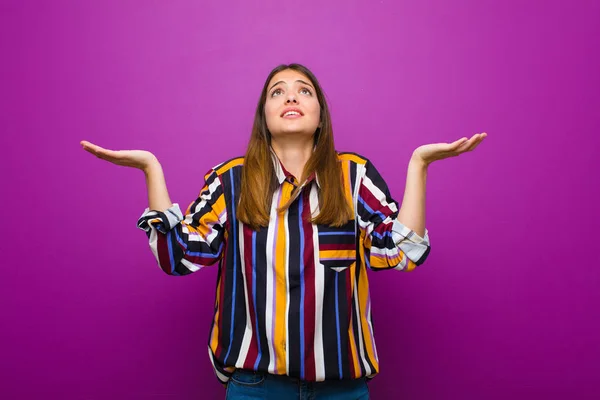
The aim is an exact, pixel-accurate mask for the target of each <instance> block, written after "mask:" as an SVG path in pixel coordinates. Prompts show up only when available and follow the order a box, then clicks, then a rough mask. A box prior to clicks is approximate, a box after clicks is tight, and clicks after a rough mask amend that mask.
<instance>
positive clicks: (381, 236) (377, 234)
mask: <svg viewBox="0 0 600 400" xmlns="http://www.w3.org/2000/svg"><path fill="white" fill-rule="evenodd" d="M371 235H373V236H375V237H376V238H377V239H383V238H385V237H386V236H389V237H392V232H390V231H385V232H384V233H383V235H382V234H380V233H378V232H375V231H373V232H371Z"/></svg>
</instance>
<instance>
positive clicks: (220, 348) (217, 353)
mask: <svg viewBox="0 0 600 400" xmlns="http://www.w3.org/2000/svg"><path fill="white" fill-rule="evenodd" d="M223 251H224V252H225V253H224V254H227V242H225V248H224V249H223ZM219 271H220V275H221V277H220V279H221V282H219V285H220V287H221V293H220V294H219V304H218V307H217V311H216V313H215V315H214V316H213V324H214V317H215V316H217V315H218V316H219V338H218V339H217V350H216V351H215V357H216V358H218V359H221V358H222V357H225V354H222V353H223V351H224V348H223V341H222V340H221V338H222V337H223V319H224V317H225V315H224V314H223V302H224V301H225V283H226V282H227V281H226V279H225V277H226V276H227V273H226V271H227V259H226V257H224V258H223V268H219ZM233 301H235V299H232V302H233ZM231 309H233V308H231ZM229 345H230V346H231V344H229Z"/></svg>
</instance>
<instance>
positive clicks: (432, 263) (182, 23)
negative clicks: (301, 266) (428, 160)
mask: <svg viewBox="0 0 600 400" xmlns="http://www.w3.org/2000/svg"><path fill="white" fill-rule="evenodd" d="M413 3H416V2H394V1H390V0H385V1H368V2H367V1H361V2H358V1H352V2H349V1H340V0H336V1H322V0H320V1H315V2H307V1H304V2H280V1H261V2H260V4H262V6H260V8H259V6H257V4H258V2H245V1H239V2H236V3H235V4H234V3H229V2H216V1H211V2H208V1H191V0H188V1H175V2H174V1H170V2H167V1H163V2H158V1H153V2H150V1H114V0H110V1H109V0H103V1H94V2H92V1H85V2H79V1H74V0H73V1H52V2H49V1H37V2H34V1H22V0H14V1H3V2H2V5H1V6H0V43H1V56H2V61H1V62H0V72H1V74H0V76H1V79H2V81H1V85H0V101H1V103H0V118H1V119H0V126H1V131H2V150H3V151H2V159H1V163H2V164H1V167H2V180H3V190H2V192H3V193H4V194H3V195H2V209H3V211H4V213H3V218H2V220H3V224H4V225H3V234H2V237H3V240H2V241H1V243H2V255H3V257H2V273H1V277H0V301H1V303H0V304H2V315H1V318H0V321H2V322H1V323H2V326H1V329H0V397H1V398H2V399H34V398H35V399H39V398H61V399H90V400H92V399H109V398H110V399H153V400H157V399H192V398H198V399H199V398H203V399H209V398H215V399H219V398H223V397H224V394H225V391H224V389H223V388H222V387H221V386H220V385H219V384H218V382H217V380H216V378H215V377H214V374H213V372H212V368H211V365H210V362H209V359H208V355H207V348H206V344H207V341H208V333H209V327H210V322H211V313H212V308H213V296H214V290H215V279H216V269H214V268H208V269H205V270H203V271H200V272H199V273H196V274H194V275H192V276H189V277H186V278H175V277H169V276H166V275H164V274H163V273H162V272H161V271H160V269H159V268H158V266H157V265H156V262H155V260H154V259H153V256H152V254H151V253H150V250H149V249H148V246H147V242H146V237H145V235H144V233H143V232H142V231H139V230H138V229H137V228H136V226H135V222H136V220H137V218H138V217H139V215H140V214H141V212H142V211H143V209H144V208H145V207H146V205H147V200H146V194H145V186H144V179H143V175H142V174H141V173H140V172H139V171H134V170H130V169H125V168H119V167H117V166H113V165H110V164H107V163H104V162H102V161H100V160H98V159H96V158H94V157H93V156H91V155H90V154H88V153H85V152H84V151H83V150H82V149H81V147H80V146H79V141H80V140H82V139H86V140H90V141H92V142H95V143H98V144H100V145H103V146H106V147H109V148H123V149H125V148H144V149H148V150H151V151H153V152H154V153H155V154H156V155H157V156H158V157H159V159H160V160H161V162H162V164H163V166H164V168H165V171H166V175H167V181H168V183H169V189H170V193H171V197H172V199H173V200H174V201H177V202H179V203H181V204H183V205H184V206H187V205H188V204H189V203H190V202H191V201H192V200H194V198H195V196H196V195H197V194H198V191H199V189H200V187H201V186H202V183H203V180H202V179H203V174H204V173H205V172H206V171H207V170H208V169H209V168H210V167H212V166H213V165H215V164H217V163H219V162H221V161H224V160H226V159H229V158H232V157H234V156H237V155H241V154H243V151H244V148H245V145H246V143H247V139H248V137H249V132H250V127H251V124H252V117H253V113H254V108H255V105H256V101H257V99H258V96H259V91H260V88H261V86H262V84H263V80H264V79H265V78H266V75H267V73H268V72H269V70H270V69H271V68H273V67H274V66H275V65H277V64H279V63H281V62H293V61H297V62H301V63H304V64H306V65H307V66H308V67H309V68H311V69H312V70H313V71H314V72H315V74H316V75H317V76H318V77H319V79H320V81H321V84H322V85H323V87H324V88H325V90H326V92H327V94H328V96H329V100H330V105H331V109H332V114H333V120H334V130H335V134H336V142H337V147H338V149H339V150H349V151H355V152H358V153H361V154H363V155H365V156H367V157H369V158H371V159H373V160H375V161H376V163H377V167H378V169H379V170H380V171H381V173H382V174H383V176H384V177H385V178H386V180H387V181H388V183H389V186H390V188H391V191H392V193H393V194H394V195H395V197H396V198H397V199H398V200H401V198H402V193H403V189H404V179H405V172H406V166H407V162H408V158H409V156H410V154H411V152H412V150H413V149H414V148H416V147H417V146H418V145H420V144H425V143H432V142H440V141H444V142H447V141H453V140H455V139H458V138H460V137H462V136H470V135H471V134H473V133H476V132H481V131H487V132H488V134H489V137H488V138H487V139H486V140H485V141H484V143H483V144H482V145H481V146H479V148H478V149H477V150H476V151H475V152H473V153H469V154H465V155H463V156H461V157H458V158H452V159H448V160H444V161H440V162H438V163H435V164H433V165H432V166H431V168H430V173H429V182H428V200H427V221H428V222H427V227H428V229H429V230H430V234H431V240H432V246H433V248H432V253H431V255H430V258H429V259H428V261H427V263H426V264H425V265H423V267H422V268H421V269H420V270H419V271H417V272H414V273H412V274H404V273H399V272H393V271H390V272H381V273H377V274H374V273H373V274H371V275H370V277H371V285H372V293H373V304H374V318H375V324H376V326H375V329H376V337H377V339H378V350H379V354H380V358H381V373H380V375H379V376H378V377H377V378H376V379H375V380H373V381H372V382H371V385H370V387H371V393H372V397H373V398H374V399H395V398H398V399H452V398H460V399H483V398H484V399H507V398H510V399H531V398H544V399H547V400H550V399H565V398H569V399H586V398H589V399H591V398H599V396H600V386H599V380H600V379H599V377H600V364H599V361H600V344H599V343H598V337H599V336H600V329H599V326H600V318H599V316H600V312H599V310H598V308H599V306H600V290H599V289H598V286H599V284H600V274H599V272H598V268H599V266H600V262H599V261H600V260H599V256H598V252H597V251H596V250H597V248H596V247H597V246H598V244H597V242H598V236H599V235H598V223H599V222H600V221H599V219H600V218H599V216H600V215H599V214H600V213H599V211H598V204H600V193H599V182H600V179H599V175H600V174H599V172H600V164H599V162H598V161H597V160H598V158H597V157H598V151H599V147H600V146H599V144H600V140H599V139H598V137H599V135H600V132H599V128H600V117H599V110H600V101H599V98H598V93H599V89H600V74H599V73H598V71H600V56H599V52H598V49H599V48H600V43H599V42H600V40H599V38H600V23H599V20H600V6H599V4H600V3H599V2H597V1H592V0H590V1H579V2H573V1H571V2H566V1H565V2H557V1H550V2H548V1H529V2H527V3H528V4H527V5H524V4H523V3H524V2H522V1H481V0H480V1H474V0H470V1H468V0H463V1H454V2H446V1H442V0H434V1H424V2H419V5H414V4H413ZM44 395H49V397H43V396H44Z"/></svg>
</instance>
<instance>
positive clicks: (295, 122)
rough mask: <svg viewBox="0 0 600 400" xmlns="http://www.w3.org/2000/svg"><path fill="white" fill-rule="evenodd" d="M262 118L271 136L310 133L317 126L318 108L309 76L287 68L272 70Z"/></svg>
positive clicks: (312, 132) (318, 120)
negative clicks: (278, 70) (277, 70)
mask: <svg viewBox="0 0 600 400" xmlns="http://www.w3.org/2000/svg"><path fill="white" fill-rule="evenodd" d="M265 118H266V121H267V128H268V129H269V132H271V135H272V136H273V137H281V136H283V135H292V134H302V135H308V136H309V137H312V135H314V133H315V131H316V130H317V128H318V126H319V122H320V118H321V108H320V105H319V100H318V99H317V93H316V91H315V88H314V86H313V84H312V82H311V81H310V79H308V78H307V77H306V76H305V75H304V74H302V73H300V72H298V71H294V70H291V69H287V70H285V71H281V72H278V73H277V74H275V75H274V76H273V78H272V79H271V81H270V82H269V84H268V86H267V100H266V102H265Z"/></svg>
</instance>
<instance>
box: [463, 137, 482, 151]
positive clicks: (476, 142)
mask: <svg viewBox="0 0 600 400" xmlns="http://www.w3.org/2000/svg"><path fill="white" fill-rule="evenodd" d="M483 138H484V136H482V135H481V134H479V133H478V134H476V135H473V137H472V138H471V139H470V140H469V144H468V145H467V146H465V147H464V148H461V149H460V153H466V152H467V151H472V150H473V149H474V148H475V147H477V145H479V143H481V141H482V140H483Z"/></svg>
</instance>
